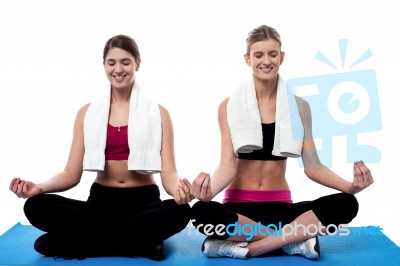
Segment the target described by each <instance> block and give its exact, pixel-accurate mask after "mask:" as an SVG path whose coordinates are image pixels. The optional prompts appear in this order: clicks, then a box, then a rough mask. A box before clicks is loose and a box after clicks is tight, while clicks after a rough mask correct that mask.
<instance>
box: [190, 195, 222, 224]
mask: <svg viewBox="0 0 400 266" xmlns="http://www.w3.org/2000/svg"><path fill="white" fill-rule="evenodd" d="M224 212H225V211H224V208H223V206H222V205H221V204H220V203H218V202H214V201H210V202H204V201H198V202H196V203H195V204H194V205H193V206H192V211H191V219H192V222H193V225H195V226H196V225H198V224H202V223H208V222H210V221H209V219H210V217H218V216H220V215H221V214H222V213H224Z"/></svg>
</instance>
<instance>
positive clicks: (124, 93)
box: [111, 85, 133, 103]
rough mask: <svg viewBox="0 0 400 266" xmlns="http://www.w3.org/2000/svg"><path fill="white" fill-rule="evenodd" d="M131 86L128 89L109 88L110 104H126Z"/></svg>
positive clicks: (129, 97)
mask: <svg viewBox="0 0 400 266" xmlns="http://www.w3.org/2000/svg"><path fill="white" fill-rule="evenodd" d="M132 89H133V85H132V87H131V88H130V89H117V88H113V87H111V102H114V103H118V102H121V103H126V102H129V101H130V99H131V93H132Z"/></svg>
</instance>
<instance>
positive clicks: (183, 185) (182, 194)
mask: <svg viewBox="0 0 400 266" xmlns="http://www.w3.org/2000/svg"><path fill="white" fill-rule="evenodd" d="M190 188H191V184H190V182H189V181H188V180H187V179H186V178H184V179H180V180H179V186H178V189H177V190H176V191H175V193H174V200H175V202H176V203H177V204H179V205H181V204H186V203H189V202H190V201H192V199H193V196H192V195H191V194H190Z"/></svg>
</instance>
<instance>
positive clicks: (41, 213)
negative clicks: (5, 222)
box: [10, 35, 192, 260]
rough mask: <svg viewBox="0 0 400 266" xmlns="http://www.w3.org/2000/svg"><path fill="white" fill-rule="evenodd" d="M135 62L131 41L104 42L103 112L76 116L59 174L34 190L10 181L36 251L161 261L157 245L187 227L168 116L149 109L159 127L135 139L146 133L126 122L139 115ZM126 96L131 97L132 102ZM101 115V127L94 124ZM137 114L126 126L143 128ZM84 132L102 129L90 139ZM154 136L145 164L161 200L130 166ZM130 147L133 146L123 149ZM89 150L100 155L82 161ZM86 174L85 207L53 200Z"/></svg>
mask: <svg viewBox="0 0 400 266" xmlns="http://www.w3.org/2000/svg"><path fill="white" fill-rule="evenodd" d="M140 63H141V58H140V54H139V49H138V46H137V44H136V42H135V40H133V39H132V38H131V37H129V36H126V35H117V36H114V37H112V38H111V39H109V40H108V41H107V43H106V45H105V47H104V53H103V64H104V69H105V72H106V75H107V77H108V79H109V81H110V85H111V86H110V85H109V84H107V91H106V92H105V95H104V96H106V97H108V98H106V99H107V100H106V101H105V102H102V104H103V105H96V104H95V103H97V102H96V101H95V102H92V103H91V104H87V105H85V106H83V107H82V108H81V109H80V110H79V112H78V114H77V117H76V121H75V126H74V135H73V140H72V145H71V150H70V155H69V159H68V161H67V164H66V167H65V169H64V171H62V172H60V173H58V174H56V175H55V176H54V177H52V178H51V179H49V180H48V181H46V182H43V183H40V184H35V183H33V182H30V181H26V180H23V179H21V178H14V179H13V180H12V182H11V184H10V190H11V191H12V192H14V193H15V194H16V195H17V196H18V197H20V198H27V200H26V202H25V206H24V211H25V215H26V217H27V218H28V220H29V221H30V222H31V224H32V225H33V226H35V227H37V228H38V229H40V230H42V231H44V232H46V233H45V234H43V235H42V236H40V237H39V238H38V239H37V240H36V241H35V243H34V248H35V250H36V251H37V252H39V253H41V254H43V255H45V256H53V257H62V258H70V259H71V258H77V259H83V258H85V257H99V256H127V257H134V256H141V257H147V258H150V259H153V260H161V259H163V257H164V254H163V240H165V239H167V238H169V237H170V236H172V235H174V234H176V233H178V232H179V231H181V230H182V229H184V228H185V226H186V225H187V223H188V222H189V219H190V206H189V204H188V202H190V201H191V199H192V196H191V195H190V183H189V182H188V181H187V180H186V179H181V178H180V177H179V175H178V173H177V169H176V165H175V155H174V146H173V128H172V122H171V119H170V116H169V114H168V111H167V110H166V109H165V108H164V107H162V106H159V105H157V104H153V105H151V106H152V107H153V109H152V110H153V111H154V114H155V117H158V118H160V119H159V120H160V123H155V124H154V125H153V126H154V128H157V129H158V131H157V132H156V133H153V132H152V131H151V130H150V131H146V132H145V133H142V134H141V135H140V132H141V131H142V130H145V129H144V128H139V127H138V128H132V127H131V123H130V122H129V121H131V120H130V118H131V114H132V116H133V115H135V112H136V110H138V111H139V108H138V109H134V108H136V107H137V106H139V105H140V104H143V101H139V96H140V95H138V89H139V87H138V85H137V82H136V79H135V73H136V71H138V69H139V66H140ZM133 95H137V98H135V99H137V101H135V102H134V100H133V99H132V97H133ZM140 99H144V98H140ZM95 106H106V107H105V108H104V110H102V109H101V108H100V107H99V108H98V109H97V111H101V112H96V111H92V112H89V110H94V109H93V108H95ZM149 106H150V103H149ZM90 108H92V109H90ZM132 109H134V110H135V111H132ZM103 113H104V114H105V115H104V119H103V120H101V121H100V120H99V123H95V122H93V121H97V120H96V119H98V118H99V116H100V115H101V114H103ZM89 114H91V116H90V117H91V121H92V123H91V124H90V123H89V122H88V121H90V119H89V118H88V117H89ZM141 115H142V116H141V117H140V119H138V120H135V121H133V125H135V123H136V124H138V123H143V124H146V123H147V122H146V121H147V120H148V119H147V115H148V111H147V109H145V111H144V112H142V113H141ZM159 120H156V121H159ZM128 126H129V129H128ZM91 128H101V130H99V132H94V133H93V134H92V135H91V133H89V132H92V131H90V130H91ZM149 128H151V129H153V127H149ZM128 131H129V132H128ZM136 132H138V133H139V134H136V136H137V135H139V136H142V137H141V138H133V139H128V138H129V135H130V134H131V133H132V134H133V133H136ZM142 132H144V131H142ZM161 132H162V133H161ZM153 134H154V135H155V140H157V141H156V142H157V143H161V144H160V145H159V146H160V147H154V151H152V152H153V153H151V156H153V157H154V160H153V159H152V158H153V157H151V156H150V158H151V159H150V160H149V161H147V162H146V163H148V164H149V165H155V168H154V169H153V170H155V171H154V173H155V172H157V173H160V176H161V179H162V185H163V187H164V189H165V191H166V192H167V193H168V194H169V195H171V196H172V197H173V199H167V200H163V201H162V200H161V199H160V190H159V187H158V185H157V184H156V180H155V178H154V176H153V171H147V170H146V171H139V170H143V169H144V168H143V169H141V168H137V167H136V166H135V165H133V166H132V167H131V166H130V157H131V156H133V157H132V158H136V157H140V158H142V157H143V156H142V155H143V154H144V153H145V151H141V150H140V149H139V148H140V145H141V144H142V143H144V141H145V138H147V137H148V136H147V135H153ZM88 135H89V136H88ZM132 141H133V142H136V143H138V145H136V146H130V144H131V142H132ZM93 143H94V144H95V145H97V143H98V144H99V146H98V147H100V148H98V149H97V150H96V151H97V152H94V153H93V154H89V151H90V150H91V149H92V146H91V144H93ZM89 144H90V145H89ZM102 145H104V146H102ZM95 147H97V146H95ZM140 158H139V159H140ZM143 158H144V157H143ZM132 161H134V159H132ZM98 162H99V163H98ZM155 162H157V163H155ZM97 163H98V165H97ZM92 164H93V168H92ZM132 164H133V163H132ZM144 167H146V166H144ZM152 167H153V166H152ZM88 169H89V170H90V171H96V172H97V176H96V178H95V181H94V183H93V184H92V186H91V189H90V194H89V197H88V199H87V201H80V200H75V199H70V198H66V197H63V196H61V195H58V194H53V193H54V192H61V191H66V190H68V189H71V188H73V187H75V186H76V185H77V184H78V183H79V182H80V180H81V177H82V172H83V170H88ZM93 169H96V170H93ZM150 170H152V169H150Z"/></svg>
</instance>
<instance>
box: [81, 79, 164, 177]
mask: <svg viewBox="0 0 400 266" xmlns="http://www.w3.org/2000/svg"><path fill="white" fill-rule="evenodd" d="M110 88H111V87H109V88H108V89H107V91H106V92H105V93H104V95H102V97H100V98H99V99H98V100H96V101H94V102H92V103H91V104H90V105H89V108H88V110H87V112H86V115H85V119H84V145H85V155H84V159H83V170H85V171H104V164H105V155H104V152H105V148H106V139H107V125H108V118H109V112H110V101H111V89H110ZM161 139H162V129H161V115H160V109H159V106H158V104H156V103H154V102H152V101H151V100H150V99H149V98H147V97H146V95H145V94H144V92H143V89H141V88H140V87H139V85H138V84H137V82H135V83H134V85H133V88H132V93H131V98H130V107H129V122H128V145H129V149H130V153H129V157H128V170H130V171H136V172H138V173H142V174H153V173H159V172H160V171H161Z"/></svg>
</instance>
